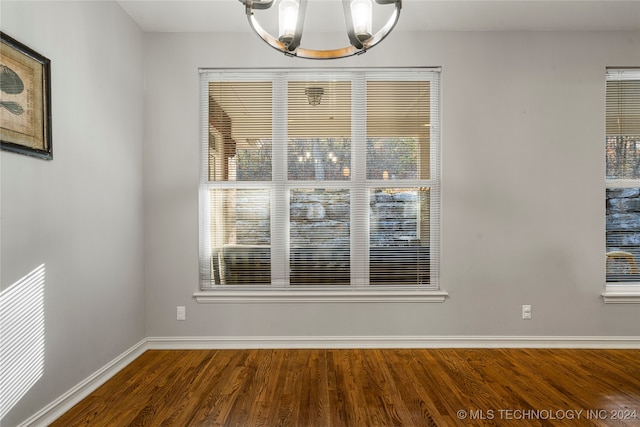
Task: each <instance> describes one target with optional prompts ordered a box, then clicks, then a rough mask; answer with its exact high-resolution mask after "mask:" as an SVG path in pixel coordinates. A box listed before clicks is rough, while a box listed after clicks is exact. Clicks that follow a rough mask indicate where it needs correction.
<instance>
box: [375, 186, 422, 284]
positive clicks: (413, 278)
mask: <svg viewBox="0 0 640 427" xmlns="http://www.w3.org/2000/svg"><path fill="white" fill-rule="evenodd" d="M370 207H371V209H370V218H369V223H370V233H369V239H370V250H369V282H370V283H371V284H373V285H378V284H379V285H418V284H428V283H429V273H430V271H429V265H430V260H429V244H430V242H429V189H428V188H376V189H372V190H371V193H370Z"/></svg>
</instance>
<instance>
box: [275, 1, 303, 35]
mask: <svg viewBox="0 0 640 427" xmlns="http://www.w3.org/2000/svg"><path fill="white" fill-rule="evenodd" d="M299 6H300V5H299V4H298V0H282V1H281V2H280V6H279V9H278V22H279V24H280V26H279V34H278V35H279V40H280V41H281V42H282V43H284V44H285V45H288V44H290V43H291V41H292V40H293V36H294V34H295V32H296V24H297V22H298V7H299Z"/></svg>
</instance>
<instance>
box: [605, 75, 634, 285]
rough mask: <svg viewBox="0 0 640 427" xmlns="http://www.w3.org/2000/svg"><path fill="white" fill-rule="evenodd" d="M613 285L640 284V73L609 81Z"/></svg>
mask: <svg viewBox="0 0 640 427" xmlns="http://www.w3.org/2000/svg"><path fill="white" fill-rule="evenodd" d="M606 187H607V188H606V246H607V257H606V270H607V282H609V283H614V282H615V283H622V284H630V283H632V282H635V283H636V284H640V274H639V273H640V271H639V270H640V69H608V70H607V77H606Z"/></svg>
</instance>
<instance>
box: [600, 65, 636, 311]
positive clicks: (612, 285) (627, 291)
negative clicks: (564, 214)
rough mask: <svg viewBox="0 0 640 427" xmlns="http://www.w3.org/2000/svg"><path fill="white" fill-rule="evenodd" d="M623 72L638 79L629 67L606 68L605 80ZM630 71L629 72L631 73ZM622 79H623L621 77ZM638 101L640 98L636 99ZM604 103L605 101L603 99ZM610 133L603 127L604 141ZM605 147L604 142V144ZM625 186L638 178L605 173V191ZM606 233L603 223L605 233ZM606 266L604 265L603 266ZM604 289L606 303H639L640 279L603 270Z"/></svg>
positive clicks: (631, 184) (632, 185)
mask: <svg viewBox="0 0 640 427" xmlns="http://www.w3.org/2000/svg"><path fill="white" fill-rule="evenodd" d="M625 72H627V73H628V72H631V73H632V77H631V79H633V80H636V79H640V67H630V68H607V70H606V76H605V82H606V81H609V80H610V79H609V75H610V74H612V75H616V74H618V75H621V74H624V73H625ZM631 73H630V74H631ZM621 80H624V79H621ZM638 101H640V100H638ZM605 103H606V101H605ZM607 106H608V104H607ZM609 136H610V135H609V134H608V133H607V130H606V129H605V141H606V138H608V137H609ZM605 147H606V144H605ZM625 188H640V178H631V179H629V178H625V179H619V178H608V177H607V176H606V175H605V192H606V190H609V189H625ZM606 233H607V230H606V225H605V234H606ZM605 268H606V267H605ZM605 282H606V283H605V291H604V292H603V293H602V298H603V300H604V302H605V303H607V304H611V303H614V304H619V303H623V304H624V303H633V304H640V280H637V281H636V280H634V281H628V282H619V281H618V282H614V281H607V278H606V272H605Z"/></svg>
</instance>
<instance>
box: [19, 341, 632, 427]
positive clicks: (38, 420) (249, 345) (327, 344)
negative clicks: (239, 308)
mask: <svg viewBox="0 0 640 427" xmlns="http://www.w3.org/2000/svg"><path fill="white" fill-rule="evenodd" d="M273 348H291V349H296V348H298V349H305V348H320V349H321V348H327V349H328V348H592V349H633V350H639V349H640V336H617V337H601V336H580V337H566V336H563V337H541V336H533V337H526V336H336V337H327V336H321V337H303V336H291V337H286V336H271V337H261V336H238V337H149V338H145V339H144V340H142V341H140V342H139V343H137V344H136V345H134V346H133V347H131V348H130V349H128V350H127V351H125V352H124V353H122V354H121V355H120V356H118V357H117V358H115V359H114V360H112V361H111V362H109V363H108V364H106V365H105V366H104V367H102V368H101V369H99V370H98V371H96V372H95V373H93V374H92V375H91V376H89V377H88V378H87V379H85V380H84V381H82V382H81V383H79V384H78V385H76V386H75V387H73V388H72V389H71V390H69V391H67V392H66V393H65V394H63V395H62V396H60V397H59V398H58V399H56V400H55V401H53V402H51V403H50V404H49V405H47V406H46V407H44V408H42V409H41V410H40V411H38V412H37V413H36V414H34V415H33V416H31V417H30V418H28V419H27V420H25V421H24V422H22V423H21V424H20V425H19V426H18V427H27V426H29V427H33V426H46V425H48V424H50V423H51V422H53V421H55V420H56V419H57V418H58V417H60V416H61V415H62V414H64V413H65V412H66V411H68V410H69V409H71V408H72V407H73V406H74V405H76V404H77V403H79V402H80V401H81V400H82V399H84V398H85V397H87V396H88V395H89V394H91V392H93V391H94V390H96V389H97V388H98V387H100V386H101V385H102V384H104V383H105V382H106V381H107V380H108V379H109V378H111V377H113V376H114V375H115V374H117V373H118V372H119V371H120V370H122V369H123V368H124V367H125V366H127V365H128V364H129V363H131V362H133V361H134V360H135V359H136V358H137V357H139V356H140V355H141V354H142V353H144V352H145V351H146V350H196V349H273Z"/></svg>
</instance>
